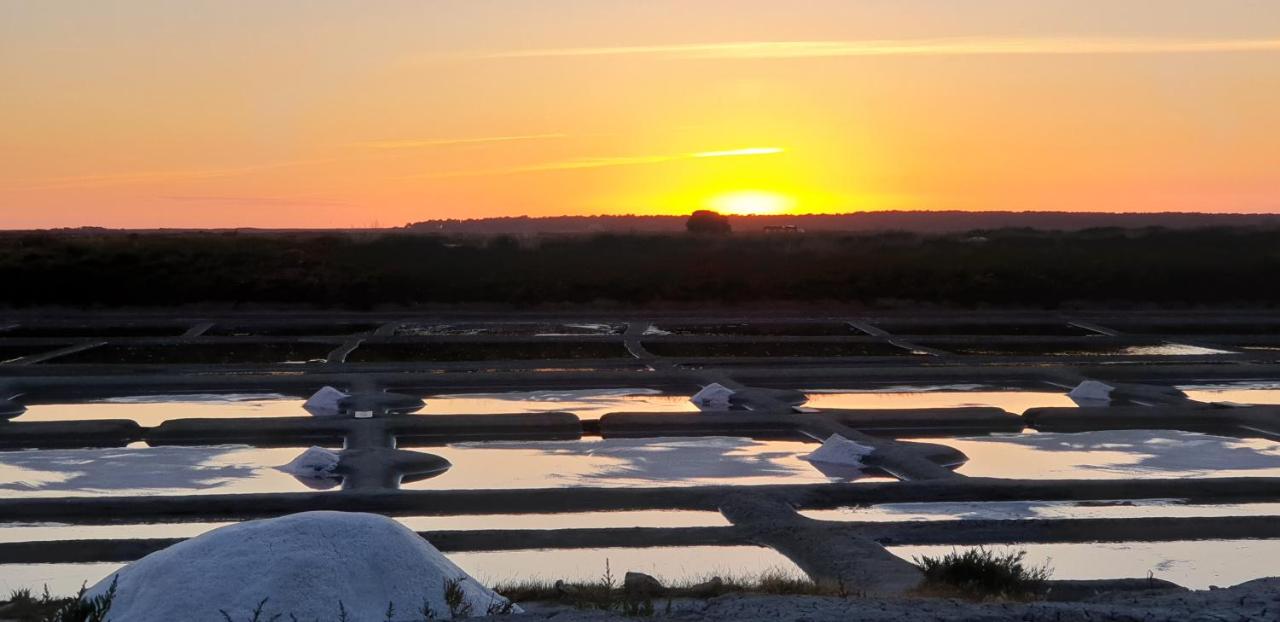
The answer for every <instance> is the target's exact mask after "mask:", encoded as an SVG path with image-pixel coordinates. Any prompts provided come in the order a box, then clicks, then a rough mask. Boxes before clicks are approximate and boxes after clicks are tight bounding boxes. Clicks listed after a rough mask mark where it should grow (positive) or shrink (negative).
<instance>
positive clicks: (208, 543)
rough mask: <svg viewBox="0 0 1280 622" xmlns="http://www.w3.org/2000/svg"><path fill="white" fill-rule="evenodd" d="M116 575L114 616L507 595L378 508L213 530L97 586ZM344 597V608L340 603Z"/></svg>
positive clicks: (398, 606)
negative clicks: (455, 591)
mask: <svg viewBox="0 0 1280 622" xmlns="http://www.w3.org/2000/svg"><path fill="white" fill-rule="evenodd" d="M114 578H118V586H117V590H116V594H117V595H116V598H115V602H114V603H113V605H112V607H111V611H110V616H111V619H113V620H128V621H129V622H171V621H173V620H184V621H186V622H224V621H225V619H226V618H224V616H223V614H222V611H225V612H226V615H227V616H229V617H230V618H231V619H234V620H248V619H253V618H254V615H253V609H254V607H256V606H257V605H258V603H260V602H262V600H263V599H264V598H265V599H267V601H266V604H265V605H264V606H263V611H262V616H261V619H263V620H270V619H273V616H276V615H279V616H280V619H282V620H289V619H291V617H290V616H296V617H297V619H299V620H313V619H319V620H335V619H338V618H339V617H340V616H339V611H340V608H341V609H345V611H346V612H347V614H348V616H350V619H352V620H384V619H386V612H387V605H388V604H389V603H390V604H393V605H394V607H395V616H394V617H392V618H391V620H392V622H408V621H410V620H414V621H416V620H421V619H423V618H424V617H426V616H424V615H423V614H422V613H421V611H422V608H423V605H424V603H425V604H426V605H427V606H429V607H430V608H431V611H432V612H433V614H434V617H436V618H441V619H448V618H449V617H450V608H449V606H448V604H447V603H446V602H445V586H446V585H447V584H449V583H452V582H459V583H457V585H459V587H460V589H461V592H462V596H463V602H464V603H465V605H466V606H469V607H470V611H469V612H460V613H459V616H461V615H462V614H463V613H468V614H469V615H476V616H482V615H485V614H486V612H488V611H489V610H490V607H494V608H495V609H496V608H498V607H501V606H503V605H504V604H505V603H506V602H507V601H506V599H504V598H503V597H501V596H499V595H497V594H496V593H494V592H493V591H491V590H489V589H487V588H485V587H484V586H482V585H480V584H479V583H478V582H477V581H476V580H475V579H473V578H471V577H470V576H468V575H467V573H466V572H464V571H463V570H462V569H461V568H458V567H457V566H456V565H454V564H453V562H451V561H449V559H448V558H446V557H445V556H444V555H443V554H442V553H440V551H438V550H436V548H435V547H433V546H431V544H430V543H428V542H427V541H426V540H424V539H423V538H422V537H420V536H418V535H417V534H416V533H414V532H413V531H412V530H410V529H409V528H407V527H405V526H403V525H401V524H400V523H398V522H396V521H394V520H392V519H390V518H387V517H385V516H379V515H376V514H361V513H346V512H305V513H302V514H293V515H290V516H284V517H281V518H274V519H269V520H260V521H249V522H245V523H240V524H237V525H230V526H227V527H222V528H219V529H214V530H213V531H210V532H208V533H205V534H203V535H201V536H198V537H195V538H192V539H190V540H187V541H185V542H181V543H178V544H175V545H173V546H171V547H169V548H166V549H164V550H161V551H157V552H155V553H152V554H150V555H147V556H146V557H144V558H142V559H140V560H138V561H136V562H133V563H131V564H129V565H128V566H125V567H124V568H123V569H121V570H120V571H119V572H117V573H115V574H113V575H111V576H108V577H106V578H104V579H103V580H102V581H100V582H98V584H97V585H95V586H93V587H92V588H90V590H89V591H88V595H89V596H94V595H99V594H102V593H104V592H106V591H107V590H108V589H109V588H110V586H111V584H112V581H113V579H114ZM339 603H341V606H340V605H339Z"/></svg>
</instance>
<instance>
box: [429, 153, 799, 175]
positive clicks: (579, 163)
mask: <svg viewBox="0 0 1280 622" xmlns="http://www.w3.org/2000/svg"><path fill="white" fill-rule="evenodd" d="M785 151H786V150H785V149H782V148H780V147H748V148H745V149H726V150H720V151H695V152H692V153H675V154H662V155H637V156H609V157H588V158H571V159H568V160H556V161H554V162H542V163H538V164H528V165H523V166H511V167H507V168H494V169H484V170H475V171H452V172H443V173H431V174H427V175H412V176H409V177H405V178H404V179H441V178H449V177H480V176H486V175H512V174H516V173H539V172H544V171H572V170H577V169H587V168H604V167H609V166H634V165H638V164H660V163H663V162H675V161H678V160H693V159H701V158H741V157H750V156H763V155H776V154H780V153H784V152H785Z"/></svg>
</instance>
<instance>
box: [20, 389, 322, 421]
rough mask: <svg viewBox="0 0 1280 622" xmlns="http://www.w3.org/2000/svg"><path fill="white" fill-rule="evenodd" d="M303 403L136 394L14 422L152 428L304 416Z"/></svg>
mask: <svg viewBox="0 0 1280 622" xmlns="http://www.w3.org/2000/svg"><path fill="white" fill-rule="evenodd" d="M302 403H303V401H302V400H300V399H298V398H296V397H290V396H287V395H280V394H278V393H234V394H225V393H224V394H204V393H200V394H185V395H136V396H127V397H113V398H107V399H102V400H94V401H89V402H81V403H75V404H38V405H34V406H31V407H30V408H29V409H28V410H27V412H26V413H25V414H23V415H22V416H21V417H19V418H18V419H16V421H78V420H97V419H132V420H134V421H136V422H138V424H139V425H142V426H148V427H154V426H157V425H160V424H161V423H164V422H165V421H168V420H170V419H187V418H200V419H232V418H236V417H306V416H308V415H307V412H306V411H305V410H303V409H302Z"/></svg>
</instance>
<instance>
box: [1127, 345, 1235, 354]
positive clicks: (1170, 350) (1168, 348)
mask: <svg viewBox="0 0 1280 622" xmlns="http://www.w3.org/2000/svg"><path fill="white" fill-rule="evenodd" d="M1120 354H1125V355H1130V356H1203V355H1211V354H1235V353H1234V352H1232V351H1230V350H1220V349H1217V348H1205V347H1203V346H1193V345H1187V344H1185V343H1162V344H1160V345H1154V346H1129V347H1127V348H1122V349H1121V350H1120Z"/></svg>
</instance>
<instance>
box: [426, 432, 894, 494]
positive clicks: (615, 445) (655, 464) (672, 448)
mask: <svg viewBox="0 0 1280 622" xmlns="http://www.w3.org/2000/svg"><path fill="white" fill-rule="evenodd" d="M815 448H816V445H812V444H808V443H802V442H798V441H757V440H752V439H748V438H729V437H703V438H646V439H599V440H581V441H563V442H559V441H557V442H496V443H463V444H457V445H450V446H448V447H442V448H432V450H431V451H432V452H433V453H436V454H439V455H441V456H443V457H444V458H446V459H448V460H449V461H450V462H452V463H453V464H454V468H453V469H451V470H450V471H449V472H448V473H445V474H444V475H441V476H440V477H438V478H435V479H432V480H430V481H428V482H420V483H415V484H410V485H407V486H406V487H407V488H432V489H460V488H461V489H465V488H543V487H567V486H611V487H621V486H698V485H713V484H736V485H754V484H780V483H821V482H829V481H831V479H830V478H828V477H826V476H824V475H823V474H822V473H821V472H819V471H818V470H816V469H814V468H813V466H812V465H810V464H809V463H807V462H805V461H803V460H801V459H800V456H802V455H806V454H808V453H809V452H811V451H813V450H814V449H815ZM871 479H874V478H871ZM880 479H883V478H880Z"/></svg>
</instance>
